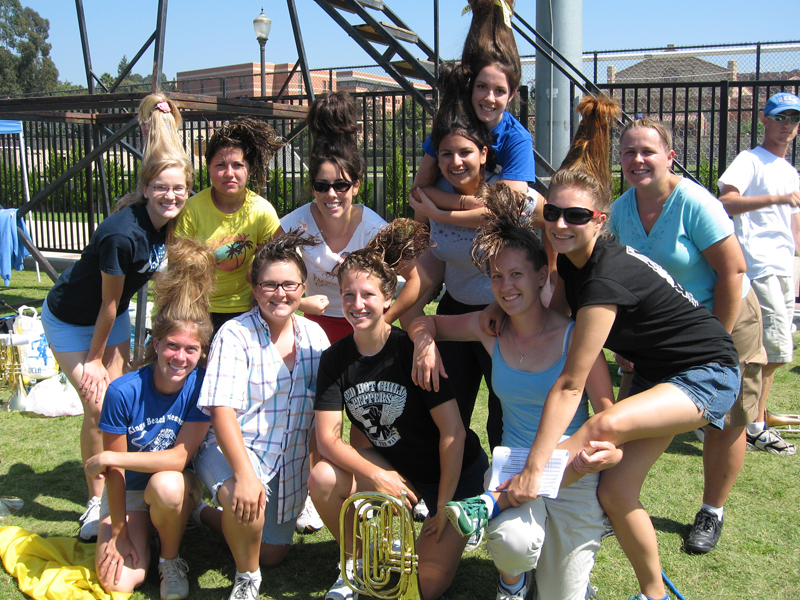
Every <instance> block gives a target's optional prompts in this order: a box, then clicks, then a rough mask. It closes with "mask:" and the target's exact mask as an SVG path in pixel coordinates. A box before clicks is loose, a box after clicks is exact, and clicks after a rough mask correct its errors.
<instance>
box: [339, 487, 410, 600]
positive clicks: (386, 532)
mask: <svg viewBox="0 0 800 600" xmlns="http://www.w3.org/2000/svg"><path fill="white" fill-rule="evenodd" d="M351 506H352V507H353V516H352V525H353V548H347V547H346V545H345V539H346V537H345V531H346V528H347V511H348V509H350V507H351ZM339 540H340V541H341V556H340V558H341V565H342V577H343V578H344V581H345V583H346V584H347V585H348V586H349V587H350V588H351V589H352V590H353V591H354V592H357V593H358V594H359V595H362V596H369V597H371V598H380V599H382V600H395V599H397V600H421V598H422V596H421V594H420V590H419V576H418V574H417V571H418V568H419V557H418V556H417V553H416V550H415V548H414V540H415V532H414V521H413V519H412V518H411V513H410V512H409V511H408V509H407V508H406V494H405V492H404V493H403V497H402V498H400V499H398V498H395V497H394V496H390V495H388V494H381V493H379V492H359V493H357V494H353V495H352V496H350V498H348V499H347V500H346V501H345V503H344V505H342V511H341V513H340V514H339ZM398 542H399V545H398ZM358 548H361V554H362V566H361V568H360V569H357V568H354V569H353V573H352V578H351V574H349V573H347V569H346V568H345V565H346V564H347V558H348V556H350V557H355V555H356V550H357V549H358ZM354 562H355V561H354Z"/></svg>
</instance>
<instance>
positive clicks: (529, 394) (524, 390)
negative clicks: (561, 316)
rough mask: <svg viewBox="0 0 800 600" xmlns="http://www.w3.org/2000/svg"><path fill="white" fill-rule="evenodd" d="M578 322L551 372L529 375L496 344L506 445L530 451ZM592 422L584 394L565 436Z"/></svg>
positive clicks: (495, 383) (495, 370)
mask: <svg viewBox="0 0 800 600" xmlns="http://www.w3.org/2000/svg"><path fill="white" fill-rule="evenodd" d="M574 326H575V323H570V324H569V325H568V326H567V330H566V332H565V333H564V344H563V348H562V351H561V357H560V358H559V359H558V360H557V361H556V363H555V364H554V365H553V366H552V367H550V368H549V369H545V370H544V371H539V372H538V373H527V372H525V371H518V370H517V369H515V368H513V367H511V366H510V365H508V364H506V361H505V360H503V356H502V355H501V354H500V342H499V340H498V341H497V342H495V345H494V351H493V352H492V386H493V387H494V392H495V394H497V397H498V398H500V404H501V405H502V407H503V442H502V444H503V446H508V447H509V448H530V447H531V445H532V444H533V438H535V437H536V432H537V431H538V430H539V422H540V421H541V419H542V411H543V410H544V402H545V400H547V394H549V393H550V388H552V387H553V384H555V382H556V379H558V377H559V375H561V372H562V371H563V370H564V365H565V364H566V362H567V347H568V346H569V334H570V332H571V331H572V328H573V327H574ZM588 419H589V401H588V398H587V396H586V393H585V392H584V394H583V397H582V398H581V401H580V404H579V405H578V408H577V410H576V411H575V416H574V417H573V418H572V421H571V422H570V424H569V426H568V427H567V430H566V431H565V432H564V435H567V436H570V435H572V434H573V433H575V432H576V431H578V429H580V427H581V425H583V424H584V423H585V422H586V421H587V420H588Z"/></svg>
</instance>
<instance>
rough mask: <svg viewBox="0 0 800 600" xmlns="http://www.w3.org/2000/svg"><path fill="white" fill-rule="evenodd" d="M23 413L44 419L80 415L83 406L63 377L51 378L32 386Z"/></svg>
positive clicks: (73, 389)
mask: <svg viewBox="0 0 800 600" xmlns="http://www.w3.org/2000/svg"><path fill="white" fill-rule="evenodd" d="M25 412H32V413H36V414H37V415H43V416H45V417H64V416H70V415H82V414H83V404H82V403H81V399H80V396H78V392H76V391H75V388H74V387H72V384H70V383H69V382H68V381H67V378H66V377H65V376H64V375H60V376H59V377H51V378H50V379H45V380H44V381H40V382H39V383H37V384H36V385H34V386H33V387H32V388H31V390H30V391H29V392H28V398H27V401H26V403H25Z"/></svg>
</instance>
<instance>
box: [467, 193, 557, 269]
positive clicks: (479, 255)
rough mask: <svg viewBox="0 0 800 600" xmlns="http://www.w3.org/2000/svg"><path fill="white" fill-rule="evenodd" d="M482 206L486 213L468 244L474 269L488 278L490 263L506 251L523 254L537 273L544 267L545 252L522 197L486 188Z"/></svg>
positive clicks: (521, 195) (524, 199)
mask: <svg viewBox="0 0 800 600" xmlns="http://www.w3.org/2000/svg"><path fill="white" fill-rule="evenodd" d="M483 202H484V205H485V206H486V208H487V211H488V212H487V214H486V215H485V216H484V224H483V225H481V227H480V228H478V232H477V233H476V234H475V238H474V239H473V240H472V249H471V251H470V254H471V256H472V262H473V263H475V266H476V267H478V269H480V270H481V272H483V273H485V274H486V275H488V274H489V271H490V263H491V260H492V259H494V258H496V257H497V255H498V254H500V252H501V251H503V250H505V249H506V248H516V249H518V250H522V251H523V252H525V254H526V255H527V258H528V260H529V261H531V263H533V266H534V268H535V269H537V270H538V269H541V268H542V267H543V266H545V265H546V264H547V252H545V249H544V244H543V243H542V240H540V239H539V236H538V235H536V233H534V229H533V219H531V218H530V215H529V214H528V213H529V212H530V211H529V208H530V207H529V205H528V204H527V201H526V197H525V195H524V194H520V193H518V192H515V191H514V190H512V189H511V188H510V187H508V186H507V185H506V184H504V183H500V182H498V183H497V184H495V185H490V186H486V192H485V193H484V196H483Z"/></svg>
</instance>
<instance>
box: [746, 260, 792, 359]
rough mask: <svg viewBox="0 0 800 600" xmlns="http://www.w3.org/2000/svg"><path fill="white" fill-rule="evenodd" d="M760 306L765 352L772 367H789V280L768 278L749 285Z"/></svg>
mask: <svg viewBox="0 0 800 600" xmlns="http://www.w3.org/2000/svg"><path fill="white" fill-rule="evenodd" d="M751 284H752V286H753V290H755V292H756V296H758V303H759V304H760V305H761V320H762V321H763V323H764V349H765V350H766V351H767V358H768V359H769V362H771V363H790V362H792V354H793V350H794V341H793V340H792V319H793V318H794V285H793V282H792V278H791V277H788V276H782V275H767V276H766V277H759V278H758V279H754V280H753V281H752V282H751Z"/></svg>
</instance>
